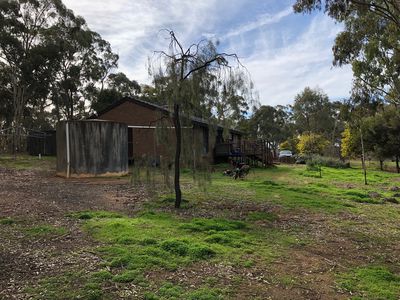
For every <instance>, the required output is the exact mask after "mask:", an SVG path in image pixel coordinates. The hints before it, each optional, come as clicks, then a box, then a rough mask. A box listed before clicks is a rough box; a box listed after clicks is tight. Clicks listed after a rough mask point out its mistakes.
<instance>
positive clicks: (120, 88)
mask: <svg viewBox="0 0 400 300" xmlns="http://www.w3.org/2000/svg"><path fill="white" fill-rule="evenodd" d="M86 92H88V93H86V96H87V98H90V97H92V98H93V100H92V101H91V108H92V110H94V111H95V112H96V113H99V112H100V111H101V110H103V109H105V108H106V107H107V106H109V105H110V104H112V103H113V102H114V101H117V100H119V99H121V98H123V97H133V96H136V97H138V96H139V95H140V92H141V86H140V85H139V83H138V82H137V81H136V80H131V79H129V78H128V77H127V76H126V75H125V74H124V73H122V72H119V73H111V74H109V75H108V76H107V78H106V79H105V80H104V81H102V82H101V85H100V87H96V86H95V85H94V84H92V85H91V86H89V87H88V88H87V89H86ZM88 94H89V97H88Z"/></svg>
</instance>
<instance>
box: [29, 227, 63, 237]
mask: <svg viewBox="0 0 400 300" xmlns="http://www.w3.org/2000/svg"><path fill="white" fill-rule="evenodd" d="M66 233H67V229H65V228H63V227H56V226H52V225H39V226H34V227H30V228H27V229H25V234H26V235H27V236H30V237H41V236H43V237H46V236H56V235H64V234H66Z"/></svg>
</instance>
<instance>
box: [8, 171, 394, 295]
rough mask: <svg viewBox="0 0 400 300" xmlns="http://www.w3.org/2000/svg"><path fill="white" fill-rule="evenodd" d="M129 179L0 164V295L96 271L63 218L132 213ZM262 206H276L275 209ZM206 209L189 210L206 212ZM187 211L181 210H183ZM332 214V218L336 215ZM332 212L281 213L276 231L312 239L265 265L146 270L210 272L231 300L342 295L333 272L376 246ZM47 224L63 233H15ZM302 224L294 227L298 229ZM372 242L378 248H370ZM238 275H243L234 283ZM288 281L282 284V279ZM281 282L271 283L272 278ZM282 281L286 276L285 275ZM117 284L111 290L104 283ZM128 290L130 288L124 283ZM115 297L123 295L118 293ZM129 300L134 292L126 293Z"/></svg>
mask: <svg viewBox="0 0 400 300" xmlns="http://www.w3.org/2000/svg"><path fill="white" fill-rule="evenodd" d="M128 183H129V181H128V179H72V180H66V179H63V178H59V177H56V176H54V173H53V172H45V171H27V170H12V169H4V168H0V218H2V217H3V218H4V217H8V218H12V219H13V220H15V221H16V223H17V224H18V226H19V230H15V229H14V227H13V226H2V227H1V228H0V229H1V235H0V270H1V271H0V299H29V296H28V294H27V293H26V288H27V287H28V286H34V285H35V284H37V283H38V282H39V280H40V279H41V278H45V277H49V276H53V275H57V274H61V273H63V272H65V270H69V269H72V268H77V267H78V268H79V266H82V267H84V269H85V271H87V272H91V271H93V270H96V268H97V266H98V264H99V263H100V258H99V257H98V256H96V254H95V253H93V252H92V251H91V249H92V248H93V246H96V245H98V242H96V241H94V240H92V239H91V238H90V237H89V236H88V235H86V234H85V233H84V232H83V231H82V229H81V223H79V222H78V221H77V220H74V219H71V218H69V217H67V216H66V215H67V214H68V213H69V212H74V211H83V210H109V211H118V212H123V213H125V214H128V215H134V214H135V212H137V211H139V210H140V209H141V208H142V207H143V205H144V204H145V202H146V201H148V200H147V197H146V193H145V192H144V191H142V190H138V189H137V188H133V187H132V186H130V185H129V184H128ZM259 205H264V206H263V207H260V209H262V210H266V209H268V210H274V209H275V210H278V213H280V212H279V208H275V207H265V204H259ZM248 206H251V204H246V203H244V204H241V207H240V208H238V207H226V206H224V205H223V204H218V206H217V207H215V208H214V209H212V210H210V209H208V211H210V213H211V212H214V213H215V211H216V210H217V211H218V210H224V211H226V210H230V211H234V212H235V211H236V214H237V216H238V217H240V214H241V213H242V212H243V211H245V210H246V209H252V210H254V207H250V208H249V207H248ZM206 211H207V210H206V209H204V210H202V209H198V210H197V212H191V213H193V214H197V216H199V215H206ZM186 213H188V211H186ZM337 217H338V216H337V215H336V216H335V218H337ZM339 217H340V218H341V219H342V220H349V221H352V222H361V223H362V222H363V217H362V216H354V215H352V214H347V213H342V214H340V215H339ZM332 218H333V217H332V216H329V215H324V214H318V213H315V214H310V213H308V214H301V212H299V213H290V212H286V213H284V214H283V213H280V218H279V221H277V222H275V223H274V224H273V225H271V224H266V226H274V227H276V228H277V229H279V230H283V231H293V230H294V229H297V231H298V232H302V233H299V235H301V234H304V236H305V237H306V238H312V239H313V243H312V244H310V245H306V246H299V247H298V248H293V249H291V250H290V253H289V255H284V256H283V257H281V258H278V259H277V260H276V261H275V262H273V263H272V264H271V266H270V268H269V269H268V270H265V269H258V268H257V266H255V267H253V268H251V269H250V270H248V269H243V268H238V267H236V266H227V265H218V264H216V265H210V264H208V263H204V262H203V263H198V264H196V265H194V266H193V267H191V268H190V269H187V268H185V269H182V270H180V269H178V270H177V271H175V272H167V271H165V272H157V273H150V274H148V277H149V278H152V277H154V278H156V280H158V281H162V280H166V279H168V280H170V281H173V282H176V283H184V284H188V285H193V286H195V285H196V282H197V281H198V280H199V278H205V277H207V276H209V275H213V276H215V277H218V278H221V280H226V285H227V286H229V285H232V284H235V285H236V287H235V290H237V291H238V292H237V294H236V295H235V297H234V298H235V299H253V297H255V296H257V297H260V295H262V296H261V298H258V299H347V298H349V296H350V295H349V294H348V293H347V292H345V291H340V290H339V289H338V288H337V286H335V283H334V272H336V271H345V270H346V267H347V266H357V264H360V263H368V262H373V260H374V253H376V251H383V249H379V245H377V244H373V243H371V242H370V241H368V240H356V239H355V238H354V236H352V235H350V234H349V233H348V232H340V231H338V230H337V229H334V228H332V226H331V224H332V222H333V221H334V220H333V219H332ZM35 224H36V225H40V224H51V225H54V226H57V227H64V228H67V229H68V230H67V233H65V234H63V235H60V236H57V237H55V238H53V239H48V238H46V239H44V238H43V239H41V238H34V239H32V238H29V237H26V236H25V235H24V234H21V230H20V229H21V228H24V226H25V227H27V228H28V227H32V226H33V225H35ZM299 229H301V230H299ZM386 246H387V247H390V248H389V250H390V251H387V250H388V249H386V251H387V252H388V253H389V255H388V256H387V259H388V260H392V262H393V263H394V264H399V257H400V247H399V246H398V245H397V246H396V241H393V244H392V245H386ZM377 247H378V248H377ZM237 276H240V277H241V278H247V279H248V280H245V281H240V282H234V281H232V280H231V279H232V278H234V277H237ZM286 277H287V278H290V282H286V283H285V284H283V283H282V278H283V279H284V278H286ZM279 278H280V280H277V279H279ZM286 281H287V280H286ZM110 288H111V289H118V287H110ZM126 288H129V286H126V287H125V289H126ZM121 298H122V296H121ZM127 298H129V299H136V298H135V297H134V296H130V297H127Z"/></svg>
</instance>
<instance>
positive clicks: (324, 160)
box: [306, 155, 350, 171]
mask: <svg viewBox="0 0 400 300" xmlns="http://www.w3.org/2000/svg"><path fill="white" fill-rule="evenodd" d="M306 164H307V169H308V170H311V171H318V170H319V167H330V168H336V169H346V168H350V163H348V162H344V161H341V160H340V159H336V158H332V157H324V156H319V155H313V156H308V157H306Z"/></svg>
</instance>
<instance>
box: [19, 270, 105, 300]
mask: <svg viewBox="0 0 400 300" xmlns="http://www.w3.org/2000/svg"><path fill="white" fill-rule="evenodd" d="M99 273H100V272H96V273H92V275H87V274H85V272H83V271H77V272H66V273H65V274H64V275H59V276H53V277H49V278H45V279H42V280H40V281H39V284H38V285H36V286H35V287H28V288H26V290H25V291H26V292H27V293H29V294H30V295H33V296H32V298H30V299H35V300H65V299H83V300H100V299H102V300H105V299H110V300H111V299H112V298H111V297H108V296H107V295H106V293H104V292H103V291H102V281H103V280H104V275H102V276H98V274H99Z"/></svg>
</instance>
